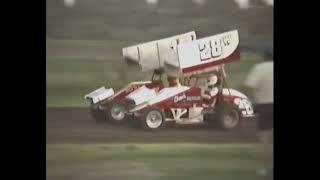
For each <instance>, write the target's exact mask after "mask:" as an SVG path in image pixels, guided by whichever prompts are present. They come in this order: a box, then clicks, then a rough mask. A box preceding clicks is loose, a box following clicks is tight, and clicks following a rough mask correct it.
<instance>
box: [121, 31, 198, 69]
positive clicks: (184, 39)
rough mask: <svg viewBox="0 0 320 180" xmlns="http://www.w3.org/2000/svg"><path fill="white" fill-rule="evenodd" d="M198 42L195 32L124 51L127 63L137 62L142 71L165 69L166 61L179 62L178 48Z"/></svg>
mask: <svg viewBox="0 0 320 180" xmlns="http://www.w3.org/2000/svg"><path fill="white" fill-rule="evenodd" d="M194 40H196V33H195V32H194V31H191V32H188V33H185V34H179V35H176V36H172V37H168V38H164V39H160V40H155V41H150V42H146V43H141V44H137V45H134V46H129V47H125V48H123V49H122V54H123V56H124V58H125V59H126V60H127V61H131V62H135V63H137V64H139V65H140V66H141V69H142V71H148V70H154V69H158V68H162V67H164V62H165V61H177V59H178V54H177V50H176V49H177V46H178V45H179V44H185V43H190V42H192V41H194Z"/></svg>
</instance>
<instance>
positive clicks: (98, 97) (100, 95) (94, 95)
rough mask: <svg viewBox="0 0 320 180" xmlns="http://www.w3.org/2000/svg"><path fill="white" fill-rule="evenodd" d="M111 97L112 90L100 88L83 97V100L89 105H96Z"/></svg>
mask: <svg viewBox="0 0 320 180" xmlns="http://www.w3.org/2000/svg"><path fill="white" fill-rule="evenodd" d="M113 95H114V90H113V88H109V89H106V88H105V87H101V88H99V89H97V90H95V91H93V92H91V93H89V94H87V95H85V96H84V98H85V99H86V100H87V101H90V103H92V104H96V103H98V102H100V101H103V100H105V99H107V98H109V97H111V96H113Z"/></svg>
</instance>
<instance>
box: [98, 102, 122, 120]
mask: <svg viewBox="0 0 320 180" xmlns="http://www.w3.org/2000/svg"><path fill="white" fill-rule="evenodd" d="M117 108H118V109H117ZM119 108H120V109H119ZM116 110H117V112H115V111H116ZM112 111H113V112H112ZM119 111H120V112H119ZM126 111H127V107H126V104H125V103H124V102H121V101H112V102H110V103H109V104H108V105H107V107H106V109H105V111H104V112H105V115H106V117H107V119H108V121H109V122H111V123H113V124H123V123H125V122H126V120H127V117H126V116H127V115H126ZM117 116H118V117H117Z"/></svg>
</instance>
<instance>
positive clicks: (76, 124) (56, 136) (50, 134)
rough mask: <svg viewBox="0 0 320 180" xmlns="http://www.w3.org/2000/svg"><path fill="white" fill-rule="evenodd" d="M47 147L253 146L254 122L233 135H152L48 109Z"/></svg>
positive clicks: (179, 129) (184, 129) (200, 131)
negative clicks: (235, 144)
mask: <svg viewBox="0 0 320 180" xmlns="http://www.w3.org/2000/svg"><path fill="white" fill-rule="evenodd" d="M46 123H47V125H46V126H47V143H110V142H112V143H117V142H118V143H131V142H132V143H139V142H141V143H146V142H147V143H153V142H154V143H159V142H167V143H168V142H179V143H183V142H188V143H213V142H214V143H218V142H223V143H226V142H239V143H240V142H241V143H243V142H248V143H249V142H256V141H257V130H256V122H255V121H254V120H251V121H246V122H244V123H243V124H242V126H241V127H240V128H239V129H237V130H235V131H232V132H225V131H220V130H217V129H214V128H209V127H207V126H204V125H174V126H168V127H164V128H163V129H160V130H158V131H155V132H150V131H146V130H143V129H139V128H134V127H131V126H130V125H111V124H109V123H107V122H96V121H95V120H94V119H93V118H92V117H91V116H90V114H89V111H88V109H87V108H47V112H46Z"/></svg>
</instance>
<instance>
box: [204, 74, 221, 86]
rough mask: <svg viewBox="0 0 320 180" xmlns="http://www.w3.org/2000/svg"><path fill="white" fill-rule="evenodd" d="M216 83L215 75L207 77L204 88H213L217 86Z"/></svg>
mask: <svg viewBox="0 0 320 180" xmlns="http://www.w3.org/2000/svg"><path fill="white" fill-rule="evenodd" d="M217 82H218V77H217V76H215V75H212V76H210V77H208V79H207V83H206V86H207V87H208V88H213V87H214V86H215V85H216V84H217Z"/></svg>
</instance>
